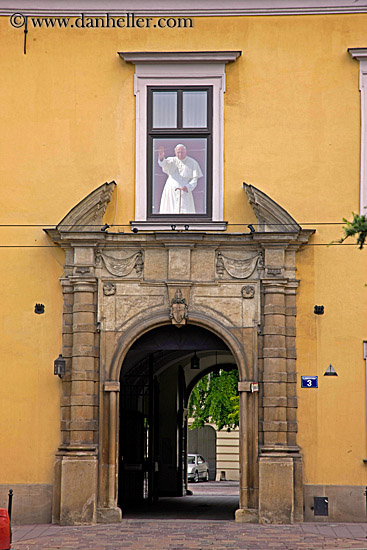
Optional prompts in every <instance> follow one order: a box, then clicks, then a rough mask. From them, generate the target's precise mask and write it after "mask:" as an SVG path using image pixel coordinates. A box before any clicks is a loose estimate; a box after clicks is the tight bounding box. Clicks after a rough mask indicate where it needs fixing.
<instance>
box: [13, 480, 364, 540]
mask: <svg viewBox="0 0 367 550" xmlns="http://www.w3.org/2000/svg"><path fill="white" fill-rule="evenodd" d="M189 488H190V490H191V491H192V492H193V495H192V496H188V497H181V498H161V499H159V501H158V503H156V504H155V505H149V504H147V505H145V506H140V507H137V508H135V509H134V508H133V507H131V508H130V509H128V510H125V511H124V518H123V520H122V522H121V523H119V524H113V525H101V524H99V525H93V526H86V527H84V526H83V527H60V526H58V525H28V526H20V527H16V526H15V527H13V544H12V549H13V550H92V549H93V550H120V549H129V550H208V549H209V550H210V549H212V550H247V549H248V550H252V549H253V550H255V549H257V550H309V549H319V548H326V549H336V548H339V549H344V550H351V549H352V548H359V549H364V550H367V523H339V524H335V523H333V524H331V523H302V524H296V525H256V524H251V525H249V524H239V523H235V522H234V520H233V518H234V511H235V510H236V509H237V508H238V483H236V482H224V483H215V482H209V483H198V484H190V486H189Z"/></svg>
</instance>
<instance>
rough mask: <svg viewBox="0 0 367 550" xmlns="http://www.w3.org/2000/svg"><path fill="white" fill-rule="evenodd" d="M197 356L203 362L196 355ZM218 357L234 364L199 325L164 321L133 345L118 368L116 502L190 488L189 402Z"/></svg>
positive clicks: (147, 500) (223, 347)
mask: <svg viewBox="0 0 367 550" xmlns="http://www.w3.org/2000/svg"><path fill="white" fill-rule="evenodd" d="M194 356H196V357H198V358H199V364H197V362H195V361H194V362H193V361H192V359H193V357H194ZM219 363H222V364H225V365H232V368H236V362H235V359H234V357H233V355H232V353H231V351H230V349H229V348H228V346H227V345H226V344H225V342H224V341H223V340H222V339H221V338H219V337H218V336H217V335H215V334H214V333H213V332H211V331H209V330H207V329H204V328H202V327H199V326H195V325H190V324H188V325H186V326H184V327H181V328H180V329H179V330H178V329H177V327H175V326H173V325H164V326H160V327H157V328H154V329H152V330H150V331H149V332H146V333H145V334H144V335H143V336H141V337H140V338H138V339H137V340H136V341H135V342H134V343H133V344H132V346H131V347H130V349H129V351H128V353H127V354H126V356H125V359H124V361H123V364H122V367H121V372H120V410H119V414H120V427H119V457H118V460H119V482H118V505H119V507H120V508H122V511H123V513H124V511H125V510H126V509H128V508H129V507H130V506H131V505H134V506H136V505H137V504H139V503H140V504H141V505H143V504H146V503H153V502H156V501H158V499H159V498H161V497H178V496H184V495H186V492H187V452H188V444H187V442H188V435H187V433H188V429H187V421H188V419H187V403H188V397H189V394H190V392H191V389H192V387H193V386H194V385H195V383H196V381H197V380H198V379H199V378H201V376H202V375H203V373H204V372H205V373H207V372H209V371H210V369H211V368H213V367H214V366H215V365H218V364H219Z"/></svg>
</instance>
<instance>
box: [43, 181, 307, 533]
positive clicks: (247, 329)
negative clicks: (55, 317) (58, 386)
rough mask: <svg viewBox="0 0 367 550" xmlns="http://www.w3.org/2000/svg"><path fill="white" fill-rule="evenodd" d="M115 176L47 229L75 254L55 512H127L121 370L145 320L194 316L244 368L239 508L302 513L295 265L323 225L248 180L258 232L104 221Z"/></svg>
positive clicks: (258, 517) (70, 262)
mask: <svg viewBox="0 0 367 550" xmlns="http://www.w3.org/2000/svg"><path fill="white" fill-rule="evenodd" d="M114 187H115V183H114V182H111V183H108V184H107V183H106V184H104V185H102V186H101V187H100V188H98V189H96V190H95V191H94V192H93V193H91V194H90V195H89V196H88V197H87V198H86V199H84V200H83V201H81V203H79V204H78V205H77V206H76V207H75V208H73V209H72V210H71V211H70V213H69V214H68V215H67V216H66V217H65V218H64V219H63V220H62V222H60V224H59V225H58V226H57V227H56V228H55V229H53V230H47V233H48V234H49V236H50V237H51V238H52V239H53V240H54V242H55V243H58V244H59V245H60V246H62V247H63V248H64V249H65V255H66V260H65V277H64V278H63V279H62V280H61V284H62V288H63V295H64V314H63V319H64V326H63V327H64V328H63V350H62V353H63V356H64V357H65V358H66V367H67V371H66V375H65V377H64V379H63V397H62V410H61V417H62V420H61V439H62V444H61V445H60V448H59V450H58V452H57V454H56V462H55V484H54V502H53V520H54V521H55V522H60V523H62V524H81V523H93V522H95V521H97V520H98V521H120V520H121V512H120V510H119V508H118V507H117V501H116V475H117V464H116V456H117V453H116V449H117V423H118V422H117V406H118V399H119V397H118V395H119V389H120V388H119V369H120V368H121V365H122V361H123V359H124V357H125V355H126V353H127V352H128V350H129V349H130V347H131V345H132V344H133V343H134V341H136V340H137V338H139V337H140V336H142V335H143V334H144V333H145V332H147V331H149V330H151V329H152V328H154V327H157V326H161V325H164V324H167V323H171V324H173V325H176V327H177V328H178V330H180V326H184V325H186V324H187V323H190V324H194V325H198V326H201V327H203V328H205V329H207V330H209V331H212V332H214V333H215V334H217V336H219V337H220V338H222V340H223V341H224V342H225V343H226V345H227V346H228V348H229V349H230V350H231V352H232V354H233V356H234V357H235V361H236V364H237V367H238V369H239V373H240V382H239V392H240V411H241V426H242V427H241V433H240V440H241V444H240V448H241V458H240V461H241V470H242V474H241V492H240V509H239V510H238V512H237V515H236V519H237V521H260V522H269V523H271V522H273V523H282V522H286V523H292V522H294V521H301V520H302V517H303V494H302V488H303V481H302V457H301V454H300V449H299V447H298V446H297V396H296V367H295V362H296V351H295V350H296V334H295V320H296V301H295V295H296V289H297V286H298V281H297V280H296V279H295V266H296V251H297V250H298V249H299V247H300V246H301V245H302V244H304V243H306V242H307V240H308V238H309V236H310V234H311V233H312V231H306V230H303V229H302V228H301V227H300V226H299V225H298V224H297V222H296V221H295V220H294V219H293V218H292V217H291V216H290V215H289V214H288V213H287V212H286V211H285V210H284V209H283V208H281V207H280V206H279V205H277V204H276V203H275V202H274V201H272V200H271V199H270V198H269V197H267V196H266V195H265V194H264V193H262V192H261V191H259V190H258V189H256V188H254V187H252V186H248V185H246V184H245V191H246V193H247V196H248V199H249V201H250V204H251V205H252V207H253V209H254V211H255V213H256V216H257V218H258V227H257V231H256V232H255V233H243V234H241V235H239V234H231V233H228V232H224V233H205V232H202V233H201V232H192V233H191V232H190V231H186V232H169V233H165V232H141V233H131V234H127V233H113V232H112V230H111V231H110V232H107V231H101V226H102V216H103V213H104V211H105V208H106V204H107V202H108V201H109V199H110V196H111V193H112V192H113V189H114ZM258 389H260V392H258V391H257V390H258ZM80 480H81V481H80ZM76 482H78V492H77V493H75V491H74V490H73V489H74V487H75V483H76Z"/></svg>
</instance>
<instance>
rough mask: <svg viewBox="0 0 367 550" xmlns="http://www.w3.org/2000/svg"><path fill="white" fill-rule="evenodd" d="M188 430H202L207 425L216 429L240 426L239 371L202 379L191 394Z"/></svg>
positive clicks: (221, 372)
mask: <svg viewBox="0 0 367 550" xmlns="http://www.w3.org/2000/svg"><path fill="white" fill-rule="evenodd" d="M189 417H190V418H193V419H194V422H193V423H192V425H191V426H190V429H191V430H193V429H195V428H202V427H203V426H204V425H205V424H207V423H208V422H211V423H213V424H215V426H216V427H217V428H218V430H222V429H223V428H227V429H229V430H231V429H233V428H236V427H237V426H238V424H239V397H238V371H237V369H235V370H231V371H225V370H220V371H219V372H218V373H210V374H207V375H206V376H204V377H203V378H201V380H199V382H198V383H197V384H196V386H195V387H194V389H193V390H192V392H191V396H190V400H189Z"/></svg>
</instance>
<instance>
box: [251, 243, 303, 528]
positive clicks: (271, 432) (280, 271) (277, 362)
mask: <svg viewBox="0 0 367 550" xmlns="http://www.w3.org/2000/svg"><path fill="white" fill-rule="evenodd" d="M292 252H293V251H292ZM287 256H288V257H287ZM294 256H295V255H294V254H292V258H291V259H290V258H289V255H286V254H284V253H283V254H282V251H281V250H279V249H278V250H275V249H272V251H271V253H270V254H268V261H267V262H266V263H267V265H266V274H267V278H266V279H263V281H262V284H263V292H264V309H263V314H264V328H263V350H262V351H263V399H262V404H263V422H262V429H263V446H262V448H261V452H260V457H259V521H260V523H293V522H294V521H301V519H302V458H301V456H300V454H299V448H298V447H297V396H296V345H295V336H296V332H295V331H296V289H297V281H296V280H294V264H292V261H290V260H292V259H294ZM269 257H270V261H269ZM286 260H288V263H289V262H290V265H287V263H286ZM269 264H270V265H269ZM291 264H292V265H291ZM269 275H271V276H272V278H270V277H269ZM285 275H286V277H285ZM287 276H288V277H291V279H292V280H289V278H288V277H287Z"/></svg>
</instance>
